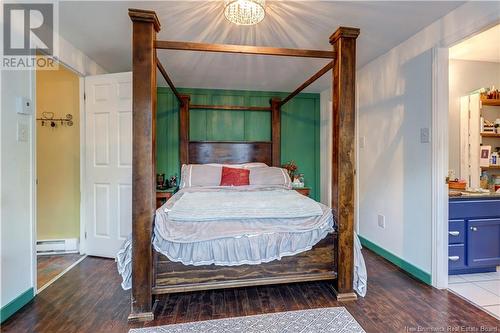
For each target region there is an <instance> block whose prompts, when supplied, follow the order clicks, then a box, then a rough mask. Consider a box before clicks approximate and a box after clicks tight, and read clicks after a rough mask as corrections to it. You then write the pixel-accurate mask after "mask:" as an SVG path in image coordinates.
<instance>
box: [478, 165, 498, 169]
mask: <svg viewBox="0 0 500 333" xmlns="http://www.w3.org/2000/svg"><path fill="white" fill-rule="evenodd" d="M481 169H482V170H500V165H489V166H482V167H481Z"/></svg>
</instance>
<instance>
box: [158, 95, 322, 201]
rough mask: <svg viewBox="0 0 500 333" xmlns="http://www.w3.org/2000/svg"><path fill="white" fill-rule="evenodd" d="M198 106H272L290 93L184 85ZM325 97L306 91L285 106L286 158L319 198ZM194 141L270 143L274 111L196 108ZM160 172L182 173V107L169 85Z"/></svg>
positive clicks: (161, 119)
mask: <svg viewBox="0 0 500 333" xmlns="http://www.w3.org/2000/svg"><path fill="white" fill-rule="evenodd" d="M179 92H180V93H183V94H189V95H191V103H192V104H203V105H242V106H269V99H270V98H271V97H281V98H285V97H286V96H287V95H288V93H285V92H269V91H244V90H213V89H189V88H181V89H179ZM319 126H320V95H319V94H309V93H303V94H299V95H297V96H296V97H294V98H293V99H292V100H291V101H289V102H288V103H287V104H285V106H284V107H283V109H282V116H281V161H282V163H284V162H287V161H289V160H294V161H295V162H296V163H297V165H298V167H299V169H300V171H299V172H300V173H303V174H304V177H305V182H306V186H310V187H311V197H312V198H313V199H315V200H319V199H320V198H319V194H320V190H319V186H320V185H319V181H320V179H319V177H320V164H319V163H320V161H319V131H320V129H319ZM190 135H191V140H215V141H269V140H270V139H271V113H270V112H256V111H225V110H191V111H190ZM156 140H157V141H156V142H157V172H158V173H165V175H166V176H171V175H174V174H177V175H179V174H180V172H179V169H180V165H179V105H178V102H177V99H176V98H175V96H174V95H173V93H172V91H171V90H170V89H169V88H165V87H159V88H158V110H157V129H156Z"/></svg>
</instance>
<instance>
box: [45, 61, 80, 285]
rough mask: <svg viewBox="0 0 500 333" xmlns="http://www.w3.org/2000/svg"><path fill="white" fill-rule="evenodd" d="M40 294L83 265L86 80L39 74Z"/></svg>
mask: <svg viewBox="0 0 500 333" xmlns="http://www.w3.org/2000/svg"><path fill="white" fill-rule="evenodd" d="M36 175H37V182H36V184H37V189H36V198H37V199H36V207H37V212H36V214H37V216H36V231H37V245H36V250H37V290H38V292H40V291H42V290H43V289H45V288H46V287H47V286H48V285H50V284H51V283H52V282H54V281H55V280H56V279H57V278H59V277H60V276H62V275H63V274H64V273H65V272H67V271H68V270H69V269H71V268H72V267H74V266H75V265H76V264H77V263H78V262H80V261H81V260H82V259H83V258H84V256H83V255H81V254H80V244H79V239H80V77H79V75H78V74H76V73H75V72H73V71H72V70H70V69H68V68H66V67H65V66H64V65H63V64H59V66H58V69H57V70H43V69H38V70H37V72H36Z"/></svg>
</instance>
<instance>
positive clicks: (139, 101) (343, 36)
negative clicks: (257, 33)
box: [129, 9, 359, 320]
mask: <svg viewBox="0 0 500 333" xmlns="http://www.w3.org/2000/svg"><path fill="white" fill-rule="evenodd" d="M129 16H130V18H131V19H132V22H133V40H132V49H133V51H132V54H133V169H132V170H133V180H132V192H133V194H132V196H133V200H132V220H133V221H132V237H133V238H132V253H133V261H132V305H131V314H130V316H129V319H130V320H151V319H153V297H154V295H157V294H162V293H171V292H182V291H194V290H203V289H216V288H230V287H243V286H256V285H265V284H277V283H290V282H300V281H315V280H332V281H334V290H335V293H336V295H337V298H338V299H339V300H342V301H347V300H354V299H356V294H355V293H354V291H353V264H354V259H353V241H354V234H353V224H354V175H355V169H354V166H355V164H354V156H355V154H354V140H355V137H354V128H355V127H354V126H355V123H354V121H355V108H354V100H355V99H354V95H355V59H356V38H357V36H358V35H359V29H356V28H346V27H340V28H338V29H337V31H336V32H335V33H334V34H333V35H332V36H331V37H330V44H332V46H333V50H332V51H320V50H299V49H285V48H274V47H255V46H242V45H217V44H204V43H190V42H177V41H175V42H174V41H160V40H157V39H156V34H157V33H158V32H159V31H160V23H159V21H158V18H157V16H156V14H155V12H153V11H147V10H138V9H130V10H129ZM157 49H170V50H188V51H202V52H224V53H240V54H259V55H271V56H290V57H310V58H326V59H331V61H330V62H329V63H328V64H327V65H326V66H325V67H323V68H322V69H321V70H320V71H318V72H317V73H316V74H314V75H313V76H312V77H311V78H310V79H308V80H307V81H306V82H305V83H304V84H302V85H301V86H300V87H298V88H297V89H296V90H295V91H294V92H292V93H291V94H290V95H289V96H288V97H286V98H285V99H283V100H280V99H278V98H273V99H271V100H270V105H269V107H242V106H224V105H215V106H210V105H193V104H191V102H190V97H189V96H188V95H183V94H180V93H179V92H178V91H177V89H176V88H175V86H174V84H173V82H172V80H171V79H170V78H169V76H168V75H167V72H166V70H165V68H164V67H163V66H162V65H161V63H160V62H159V60H158V58H157V56H156V50H157ZM157 68H158V69H159V72H160V73H161V75H162V76H163V77H164V78H165V80H166V81H167V83H168V85H169V86H170V87H171V88H172V91H173V93H174V94H175V96H176V97H177V99H178V100H179V105H180V117H179V118H180V121H179V122H180V127H179V139H180V140H179V141H180V162H181V164H205V163H247V162H263V163H266V164H268V165H273V166H279V165H280V164H281V156H280V145H281V140H280V137H281V135H280V132H281V122H280V118H281V117H280V110H281V107H282V106H283V105H284V104H285V103H287V102H288V101H289V100H290V99H292V98H293V97H294V96H295V95H297V94H298V93H299V92H301V91H302V90H303V89H304V88H306V87H307V86H309V85H310V84H311V83H313V82H314V81H315V80H316V79H318V78H319V77H321V76H322V75H323V74H325V73H326V72H328V71H329V70H330V69H333V76H332V78H333V82H332V83H333V95H332V96H333V115H332V116H333V118H332V119H333V129H332V132H333V148H332V156H333V159H332V164H333V166H332V212H333V216H334V220H335V222H336V232H334V233H331V234H329V235H328V236H326V237H325V238H324V239H322V240H321V241H320V242H319V243H317V244H316V245H315V246H314V247H313V248H312V249H311V250H309V251H305V252H302V253H299V254H296V255H292V256H286V257H283V258H282V259H281V260H274V261H271V262H267V263H261V264H259V265H241V266H228V267H221V266H215V265H204V266H191V265H184V264H182V263H179V262H172V261H170V260H169V259H168V258H167V257H165V256H164V255H162V254H160V253H158V252H156V251H155V250H154V249H153V248H152V246H151V237H152V234H153V225H154V218H155V204H156V201H155V175H156V170H155V165H156V158H155V151H156V147H155V134H156V124H155V118H156V94H157V93H156V89H157V81H156V69H157ZM192 109H205V110H206V109H217V110H247V111H250V112H270V113H271V141H269V142H213V141H211V142H200V141H190V138H189V110H192Z"/></svg>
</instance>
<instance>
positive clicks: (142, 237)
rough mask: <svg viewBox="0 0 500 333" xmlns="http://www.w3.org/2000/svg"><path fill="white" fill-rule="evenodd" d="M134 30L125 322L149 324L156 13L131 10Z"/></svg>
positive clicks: (153, 186)
mask: <svg viewBox="0 0 500 333" xmlns="http://www.w3.org/2000/svg"><path fill="white" fill-rule="evenodd" d="M129 16H130V18H131V20H132V22H133V25H132V100H133V103H132V119H133V121H132V122H133V128H132V133H133V139H132V142H133V143H132V299H131V303H132V304H131V313H130V315H129V317H128V318H129V320H131V321H136V320H141V321H144V320H153V319H154V315H153V309H152V305H153V299H152V282H153V273H152V272H153V255H152V248H151V235H152V232H153V220H154V213H155V205H156V198H155V183H156V180H155V178H156V158H155V157H156V154H155V150H156V147H155V136H156V128H155V126H156V124H155V122H156V51H155V48H154V41H155V39H156V33H157V32H158V31H160V23H159V21H158V18H157V17H156V14H155V12H153V11H147V10H139V9H129Z"/></svg>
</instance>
